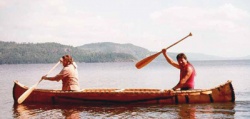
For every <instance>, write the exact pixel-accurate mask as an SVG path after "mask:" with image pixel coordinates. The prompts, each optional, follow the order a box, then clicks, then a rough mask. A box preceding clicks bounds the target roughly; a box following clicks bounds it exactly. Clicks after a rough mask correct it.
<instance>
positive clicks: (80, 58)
mask: <svg viewBox="0 0 250 119" xmlns="http://www.w3.org/2000/svg"><path fill="white" fill-rule="evenodd" d="M65 54H69V55H71V56H72V57H73V58H74V60H75V61H77V62H88V63H91V62H130V61H135V60H137V59H136V58H135V57H134V56H133V55H131V54H127V53H112V52H96V51H92V50H91V49H89V50H86V49H83V48H80V47H73V46H66V45H61V44H58V43H37V44H33V43H20V44H18V43H15V42H3V41H0V64H30V63H54V62H57V61H58V60H59V58H61V57H62V56H63V55H65Z"/></svg>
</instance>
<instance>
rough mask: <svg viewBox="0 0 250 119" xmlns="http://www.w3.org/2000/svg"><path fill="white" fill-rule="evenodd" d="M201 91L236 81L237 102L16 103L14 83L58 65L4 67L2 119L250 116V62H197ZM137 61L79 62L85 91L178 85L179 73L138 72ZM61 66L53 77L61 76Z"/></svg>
mask: <svg viewBox="0 0 250 119" xmlns="http://www.w3.org/2000/svg"><path fill="white" fill-rule="evenodd" d="M191 63H192V64H193V65H194V67H195V68H196V72H197V76H196V79H195V81H196V82H195V83H196V85H195V87H196V88H197V89H201V88H202V89H204V88H212V87H215V86H218V85H220V84H222V83H225V82H226V81H227V80H232V83H233V86H234V89H235V93H236V102H235V103H210V104H181V105H162V104H154V105H131V104H130V105H121V104H120V105H110V104H102V105H100V104H96V105H94V104H91V105H67V104H65V105H41V104H22V105H14V102H13V98H12V88H13V84H14V83H13V81H14V80H18V81H19V82H21V83H22V84H24V85H26V86H32V85H34V84H35V83H37V82H38V81H39V79H40V78H41V76H42V75H44V74H46V73H47V72H48V71H49V70H50V68H52V67H53V66H54V65H55V64H19V65H0V76H1V78H0V83H1V84H2V85H1V87H0V95H1V98H0V106H1V111H0V119H7V118H10V119H11V118H137V119H138V118H139V119H140V118H250V111H249V110H250V61H249V60H248V61H193V62H191ZM134 65H135V63H78V71H79V78H80V85H81V88H82V89H84V88H157V89H170V88H172V87H173V86H175V85H176V83H177V82H178V78H179V70H177V69H175V68H173V67H171V66H170V65H168V64H167V63H166V62H152V63H150V64H149V65H147V66H146V67H144V68H142V69H140V70H138V69H136V68H135V66H134ZM61 68H62V66H59V67H57V68H56V69H55V70H54V71H53V72H52V74H51V76H53V75H55V74H57V73H58V72H59V71H60V70H61ZM37 88H43V89H61V82H50V81H42V82H41V83H40V84H39V85H38V87H37Z"/></svg>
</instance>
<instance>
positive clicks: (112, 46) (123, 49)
mask: <svg viewBox="0 0 250 119" xmlns="http://www.w3.org/2000/svg"><path fill="white" fill-rule="evenodd" d="M78 48H81V49H83V50H86V51H92V52H99V53H125V54H131V55H132V56H134V57H135V58H137V59H140V58H143V57H145V56H146V55H148V54H150V51H149V50H147V49H145V48H142V47H138V46H135V45H133V44H118V43H112V42H102V43H91V44H86V45H82V46H79V47H78Z"/></svg>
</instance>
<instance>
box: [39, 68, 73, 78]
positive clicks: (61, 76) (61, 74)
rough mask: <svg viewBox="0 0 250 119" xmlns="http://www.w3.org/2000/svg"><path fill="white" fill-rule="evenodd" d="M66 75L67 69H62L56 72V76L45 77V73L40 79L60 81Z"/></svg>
mask: <svg viewBox="0 0 250 119" xmlns="http://www.w3.org/2000/svg"><path fill="white" fill-rule="evenodd" d="M67 75H68V72H67V70H65V68H64V69H62V71H61V72H60V73H59V74H57V75H56V76H54V77H47V76H46V75H45V76H43V77H42V79H44V80H50V81H60V80H61V79H62V78H63V77H65V76H67Z"/></svg>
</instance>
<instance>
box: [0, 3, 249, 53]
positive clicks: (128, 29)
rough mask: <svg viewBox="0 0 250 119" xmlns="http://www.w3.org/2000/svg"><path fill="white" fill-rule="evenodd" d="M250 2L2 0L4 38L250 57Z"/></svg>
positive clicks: (0, 15) (1, 31)
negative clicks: (104, 44) (105, 44)
mask: <svg viewBox="0 0 250 119" xmlns="http://www.w3.org/2000/svg"><path fill="white" fill-rule="evenodd" d="M249 5H250V1H249V0H0V41H14V42H17V43H45V42H56V43H60V44H63V45H70V46H75V47H77V46H81V45H84V44H88V43H98V42H114V43H121V44H125V43H131V44H134V45H136V46H140V47H143V48H146V49H148V50H150V51H161V49H163V48H167V47H168V46H170V45H172V44H173V43H175V42H176V41H178V40H180V39H182V38H184V37H185V36H187V35H188V34H189V33H190V32H191V33H192V34H193V36H192V37H188V38H187V39H185V40H183V41H182V42H180V43H179V44H177V45H175V46H173V47H171V48H170V49H168V50H167V51H169V52H184V53H202V54H208V55H215V56H221V57H244V56H248V55H250V52H249V51H250V39H249V38H250V7H249Z"/></svg>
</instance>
